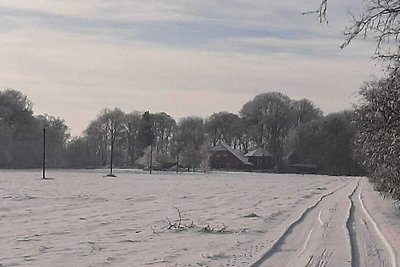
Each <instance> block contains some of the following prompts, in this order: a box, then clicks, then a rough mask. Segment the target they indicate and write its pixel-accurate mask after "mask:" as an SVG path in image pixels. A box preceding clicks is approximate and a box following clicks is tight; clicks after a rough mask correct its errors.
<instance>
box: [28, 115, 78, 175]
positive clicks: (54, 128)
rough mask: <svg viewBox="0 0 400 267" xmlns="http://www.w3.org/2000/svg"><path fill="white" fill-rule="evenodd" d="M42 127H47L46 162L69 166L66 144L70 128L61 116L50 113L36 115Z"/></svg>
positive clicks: (52, 164) (53, 165) (51, 164)
mask: <svg viewBox="0 0 400 267" xmlns="http://www.w3.org/2000/svg"><path fill="white" fill-rule="evenodd" d="M36 118H37V120H38V121H39V125H40V128H46V143H47V146H46V155H47V157H46V158H47V159H46V163H47V165H48V166H49V167H67V159H66V149H67V147H66V145H67V142H68V140H69V138H70V133H69V128H68V126H67V125H66V124H65V121H64V120H63V119H61V118H59V117H53V116H50V115H48V114H44V115H39V116H37V117H36Z"/></svg>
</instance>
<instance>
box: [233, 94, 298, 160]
mask: <svg viewBox="0 0 400 267" xmlns="http://www.w3.org/2000/svg"><path fill="white" fill-rule="evenodd" d="M240 114H241V116H242V117H243V118H244V119H246V120H247V121H248V122H249V124H250V125H252V130H253V133H252V136H253V141H254V142H255V144H256V146H258V147H266V148H269V149H270V151H271V152H272V153H273V154H274V156H275V160H276V162H277V163H278V166H281V164H282V157H283V142H284V140H285V138H286V137H287V136H288V134H289V130H290V129H291V128H292V127H293V125H294V121H295V116H294V108H293V101H292V100H291V99H290V98H289V97H288V96H286V95H284V94H282V93H278V92H270V93H265V94H260V95H257V96H256V97H255V98H254V99H253V100H251V101H249V102H247V103H246V104H245V105H244V106H243V108H242V110H241V111H240Z"/></svg>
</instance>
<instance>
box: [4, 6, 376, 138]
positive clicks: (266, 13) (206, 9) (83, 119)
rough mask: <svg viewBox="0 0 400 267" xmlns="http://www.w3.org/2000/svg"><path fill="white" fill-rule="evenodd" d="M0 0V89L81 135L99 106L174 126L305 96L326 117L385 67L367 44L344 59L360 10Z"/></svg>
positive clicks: (349, 51) (350, 100)
mask: <svg viewBox="0 0 400 267" xmlns="http://www.w3.org/2000/svg"><path fill="white" fill-rule="evenodd" d="M318 6H319V0H296V1H293V0H279V1H276V0H251V1H250V0H248V1H239V0H230V1H226V0H214V1H209V0H201V1H198V0H193V1H190V0H185V1H183V0H168V1H166V0H164V1H161V0H146V1H143V0H84V1H82V0H81V1H75V0H69V1H61V0H54V1H48V0H34V1H32V0H0V36H1V37H0V62H1V63H0V88H13V89H16V90H20V91H22V92H23V93H24V94H25V95H27V96H28V98H29V99H30V100H31V101H32V102H33V103H34V112H35V114H43V113H47V114H50V115H53V116H59V117H61V118H64V119H65V121H66V124H67V125H68V126H69V127H70V128H71V133H72V134H73V135H79V134H81V132H82V131H83V130H84V129H85V128H86V126H87V125H88V124H89V122H90V121H91V120H94V119H95V118H96V116H97V115H98V114H99V112H100V110H101V109H103V108H106V107H108V108H114V107H119V108H121V109H122V110H124V111H125V112H130V111H133V110H138V111H146V110H149V111H150V112H166V113H168V114H170V115H171V116H172V117H174V118H175V119H179V118H182V117H185V116H191V115H198V116H201V117H203V118H206V117H208V116H210V115H211V114H212V113H214V112H219V111H228V112H233V113H238V112H239V111H240V109H241V107H242V106H243V104H245V103H246V102H247V101H250V100H251V99H253V98H254V96H256V95H257V94H260V93H266V92H271V91H280V92H282V93H284V94H286V95H288V96H289V97H291V98H293V99H301V98H307V99H309V100H311V101H313V102H314V104H315V105H316V106H318V107H320V108H321V109H322V110H323V112H324V113H325V114H327V113H330V112H335V111H340V110H343V109H349V108H351V107H352V105H353V104H355V103H357V91H358V89H359V88H360V86H361V85H362V83H363V82H364V81H367V80H371V79H372V77H374V76H376V75H379V73H380V72H381V69H382V67H381V66H380V65H379V64H377V62H375V61H373V60H371V56H372V54H373V52H374V48H375V46H374V42H373V40H370V39H365V40H364V39H357V40H354V41H353V42H352V43H351V45H350V46H348V47H346V48H345V49H343V50H341V49H340V45H341V44H342V42H343V41H344V37H343V31H344V29H345V27H346V25H349V21H350V20H351V14H354V15H357V14H360V12H362V10H363V2H362V0H331V1H330V2H329V9H328V22H329V23H328V24H326V23H319V20H318V18H317V16H316V15H302V14H301V13H302V12H306V11H310V10H315V9H317V8H318Z"/></svg>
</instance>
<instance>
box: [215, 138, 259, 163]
mask: <svg viewBox="0 0 400 267" xmlns="http://www.w3.org/2000/svg"><path fill="white" fill-rule="evenodd" d="M211 151H229V152H230V153H231V154H232V155H233V156H235V157H236V158H237V159H238V160H240V161H241V162H242V163H243V164H245V165H249V166H253V163H251V162H249V159H248V158H246V157H245V156H243V155H242V154H241V153H240V152H239V151H238V150H236V149H233V148H232V147H231V146H228V145H227V144H223V143H220V144H218V145H216V146H215V147H212V148H211Z"/></svg>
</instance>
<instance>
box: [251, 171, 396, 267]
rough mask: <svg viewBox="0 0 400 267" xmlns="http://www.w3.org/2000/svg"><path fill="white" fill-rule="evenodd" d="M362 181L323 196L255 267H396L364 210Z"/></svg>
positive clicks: (389, 249) (393, 256) (387, 245)
mask: <svg viewBox="0 0 400 267" xmlns="http://www.w3.org/2000/svg"><path fill="white" fill-rule="evenodd" d="M362 185H363V180H362V178H360V179H357V180H353V182H349V183H346V184H345V185H343V186H342V187H340V188H338V189H336V190H334V191H332V192H330V193H328V194H325V195H323V196H321V198H320V199H319V200H318V201H317V202H316V203H315V204H313V205H311V206H310V207H308V208H307V209H306V210H305V211H304V212H303V213H302V214H301V216H300V217H299V218H298V219H297V220H296V221H294V222H293V223H292V224H291V225H290V226H289V227H288V228H287V229H286V230H285V231H284V232H283V233H282V235H281V236H280V237H279V238H278V239H277V240H276V241H275V242H274V243H273V245H272V246H271V247H270V248H269V249H268V251H266V252H265V253H264V254H263V255H262V256H261V257H260V258H259V259H258V260H257V261H256V262H254V263H253V264H252V265H251V266H253V267H255V266H307V267H311V266H317V267H327V266H349V267H350V266H351V267H360V266H377V267H378V266H382V267H384V266H385V267H386V266H387V267H397V262H396V254H395V250H394V249H393V247H392V245H391V244H390V242H389V241H388V239H387V238H386V237H385V236H384V234H383V233H382V231H381V230H380V228H379V225H378V224H377V223H376V222H375V220H374V219H373V217H372V216H371V215H370V213H369V212H368V209H367V207H366V206H365V204H364V201H363V197H362V192H363V186H362Z"/></svg>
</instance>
